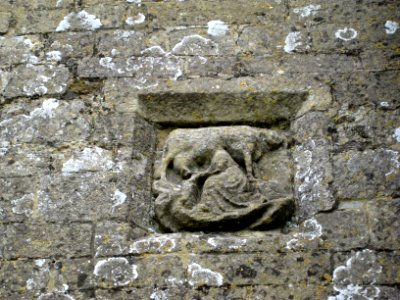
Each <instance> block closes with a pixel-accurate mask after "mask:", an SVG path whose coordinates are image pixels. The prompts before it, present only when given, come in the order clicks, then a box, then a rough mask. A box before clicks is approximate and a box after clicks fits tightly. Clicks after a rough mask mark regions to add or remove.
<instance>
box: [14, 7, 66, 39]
mask: <svg viewBox="0 0 400 300" xmlns="http://www.w3.org/2000/svg"><path fill="white" fill-rule="evenodd" d="M43 2H44V1H43ZM67 14H68V10H67V9H57V10H52V11H51V14H49V12H48V11H47V10H35V11H30V10H24V9H18V10H16V12H15V19H16V25H15V30H16V33H17V34H29V33H49V32H55V31H56V29H57V28H58V26H59V23H60V22H61V21H62V20H63V18H64V16H66V15H67Z"/></svg>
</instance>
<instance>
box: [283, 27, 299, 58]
mask: <svg viewBox="0 0 400 300" xmlns="http://www.w3.org/2000/svg"><path fill="white" fill-rule="evenodd" d="M301 45H302V42H301V33H300V32H299V31H293V32H290V33H289V34H288V35H287V36H286V38H285V46H284V47H283V50H285V52H287V53H292V52H293V51H295V50H296V48H297V47H299V46H301Z"/></svg>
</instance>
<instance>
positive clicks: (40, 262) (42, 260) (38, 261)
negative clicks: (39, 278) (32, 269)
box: [35, 259, 46, 267]
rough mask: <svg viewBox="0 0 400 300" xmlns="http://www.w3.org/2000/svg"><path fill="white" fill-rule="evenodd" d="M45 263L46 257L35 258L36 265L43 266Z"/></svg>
mask: <svg viewBox="0 0 400 300" xmlns="http://www.w3.org/2000/svg"><path fill="white" fill-rule="evenodd" d="M45 263H46V260H45V259H36V260H35V265H36V266H37V267H43V266H44V264H45Z"/></svg>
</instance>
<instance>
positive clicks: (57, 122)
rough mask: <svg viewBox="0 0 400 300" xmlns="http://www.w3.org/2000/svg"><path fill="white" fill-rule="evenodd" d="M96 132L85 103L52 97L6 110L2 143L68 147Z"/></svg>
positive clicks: (1, 124) (1, 123) (0, 126)
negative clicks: (67, 145)
mask: <svg viewBox="0 0 400 300" xmlns="http://www.w3.org/2000/svg"><path fill="white" fill-rule="evenodd" d="M92 131H93V128H92V125H91V120H90V116H89V111H88V109H87V107H86V106H85V103H84V102H83V101H82V100H73V101H68V102H67V101H63V100H58V99H55V98H48V99H43V100H39V101H32V102H30V103H29V104H28V105H26V104H25V102H24V101H17V102H13V103H11V104H9V105H6V106H4V107H3V110H2V114H1V117H0V141H1V142H3V143H4V142H7V143H11V144H22V143H33V144H45V143H51V144H53V145H54V144H56V145H58V144H64V143H68V142H73V141H74V142H78V141H84V140H86V139H88V138H89V137H90V134H91V132H92Z"/></svg>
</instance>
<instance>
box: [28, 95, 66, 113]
mask: <svg viewBox="0 0 400 300" xmlns="http://www.w3.org/2000/svg"><path fill="white" fill-rule="evenodd" d="M59 105H60V103H59V101H58V100H57V99H54V98H50V99H45V100H43V103H42V106H41V107H39V108H35V109H34V110H33V111H32V112H31V113H30V114H29V117H30V118H34V117H41V118H52V117H54V110H55V109H56V108H57V107H59Z"/></svg>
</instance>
